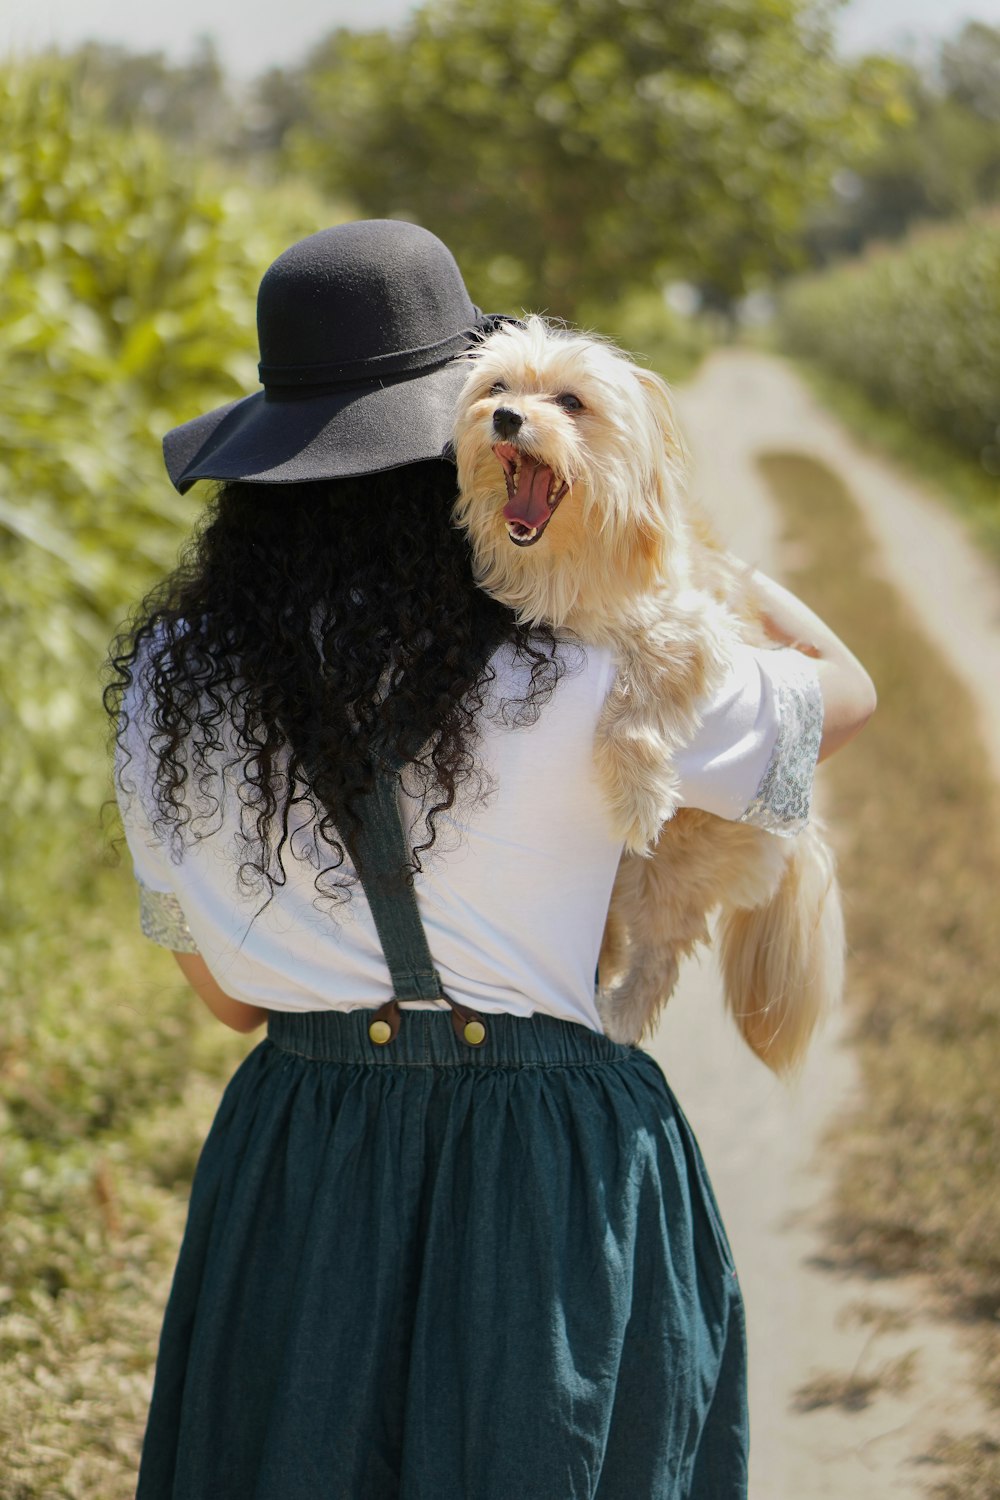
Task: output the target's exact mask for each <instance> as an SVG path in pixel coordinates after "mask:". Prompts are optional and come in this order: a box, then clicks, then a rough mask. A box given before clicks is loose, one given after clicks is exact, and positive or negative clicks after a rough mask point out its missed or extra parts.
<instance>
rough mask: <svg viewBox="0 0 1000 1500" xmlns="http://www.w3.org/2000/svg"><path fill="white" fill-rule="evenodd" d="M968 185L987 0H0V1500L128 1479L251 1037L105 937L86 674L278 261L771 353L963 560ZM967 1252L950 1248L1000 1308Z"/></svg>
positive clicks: (96, 694) (975, 389)
mask: <svg viewBox="0 0 1000 1500" xmlns="http://www.w3.org/2000/svg"><path fill="white" fill-rule="evenodd" d="M998 201H1000V0H967V3H958V0H955V3H952V0H891V3H890V0H852V3H848V4H844V5H838V4H835V3H825V0H680V3H675V4H669V5H668V4H664V3H663V0H576V3H574V4H572V5H566V4H563V3H558V0H427V3H425V4H418V5H414V4H406V3H403V0H369V3H367V4H365V5H364V6H362V5H360V4H357V5H348V4H340V5H337V4H326V5H323V4H319V3H305V0H298V3H295V0H282V3H281V4H275V5H274V6H265V5H264V4H262V3H259V0H255V3H248V4H244V5H242V6H240V7H234V6H232V5H230V4H228V3H223V0H173V3H172V4H171V5H170V6H168V7H164V8H162V10H161V9H160V8H156V7H149V6H137V5H135V4H134V3H128V0H99V3H93V4H89V5H87V6H82V5H80V4H78V3H74V0H63V3H56V0H44V3H43V0H30V3H28V0H21V3H16V0H15V3H12V0H6V5H5V7H4V9H3V12H2V16H0V584H2V596H0V597H2V604H0V715H2V720H0V723H2V736H3V755H2V758H0V789H2V800H3V806H4V811H5V822H4V830H3V832H4V838H3V855H2V861H3V866H2V878H3V900H2V902H0V965H2V969H3V977H4V1000H3V1009H2V1015H0V1028H2V1029H0V1128H2V1130H3V1138H2V1157H0V1193H2V1195H3V1196H2V1206H3V1215H4V1218H3V1228H2V1233H3V1254H2V1258H0V1282H2V1285H0V1349H2V1353H3V1358H4V1360H5V1361H7V1362H9V1363H8V1364H7V1365H6V1368H7V1370H8V1373H10V1374H13V1375H14V1376H16V1379H8V1378H4V1379H2V1380H0V1453H4V1454H5V1455H6V1462H0V1471H2V1472H0V1496H2V1497H4V1500H14V1497H17V1500H35V1497H42V1496H46V1497H47V1496H56V1495H58V1496H77V1495H80V1496H83V1495H86V1496H88V1497H98V1500H105V1497H108V1500H117V1497H118V1496H125V1495H127V1494H130V1493H131V1490H130V1488H129V1484H130V1476H131V1474H132V1473H133V1469H134V1463H135V1457H136V1452H137V1444H138V1440H139V1435H140V1433H141V1421H142V1417H143V1414H144V1405H145V1400H146V1397H147V1394H148V1389H149V1376H150V1367H151V1360H152V1354H153V1349H154V1340H155V1336H156V1332H157V1330H158V1326H159V1318H160V1312H161V1308H162V1300H163V1296H164V1294H165V1290H166V1285H167V1279H168V1278H169V1274H170V1272H171V1269H172V1264H173V1255H174V1252H175V1249H176V1243H177V1238H178V1236H179V1232H180V1226H181V1224H182V1222H183V1211H184V1202H185V1193H186V1187H187V1183H188V1182H189V1179H190V1173H191V1171H192V1168H193V1164H194V1161H195V1159H196V1155H197V1150H198V1147H199V1144H200V1140H201V1138H202V1136H203V1133H204V1129H205V1126H206V1123H207V1120H208V1118H209V1117H210V1114H211V1110H212V1108H213V1107H214V1103H215V1101H216V1100H217V1097H218V1092H219V1087H220V1080H221V1079H224V1077H225V1076H226V1075H227V1072H228V1071H230V1070H231V1068H232V1066H233V1064H234V1062H235V1060H236V1059H237V1058H238V1056H240V1055H241V1050H242V1049H244V1048H245V1045H246V1044H245V1042H244V1041H242V1040H241V1039H239V1038H232V1037H229V1036H226V1035H224V1036H219V1035H217V1034H216V1033H217V1030H221V1028H213V1027H212V1026H211V1025H205V1024H203V1023H202V1022H201V1021H200V1020H198V1019H196V1018H195V1017H193V1015H192V1009H191V997H190V994H189V993H188V992H186V991H185V990H184V988H183V986H182V985H181V984H180V983H179V981H178V980H177V979H175V978H174V976H173V975H172V973H170V972H169V971H168V968H167V960H166V956H165V955H163V954H162V953H161V952H160V951H158V950H155V949H153V948H152V947H151V946H150V945H146V944H144V942H143V940H142V939H141V938H140V937H139V935H138V932H137V918H136V911H135V900H134V895H133V892H132V889H131V877H130V870H129V867H128V861H127V859H125V861H124V862H122V861H120V860H118V859H117V858H116V856H115V853H114V847H113V846H114V840H115V838H116V835H118V834H119V832H120V830H119V828H118V825H117V819H116V813H115V810H114V807H113V805H109V804H108V803H107V800H106V799H108V798H109V797H110V792H111V787H110V780H109V771H108V754H107V743H106V736H107V725H106V723H105V720H104V718H103V715H102V710H101V703H100V688H101V682H102V677H101V668H102V662H103V659H104V655H105V652H106V649H107V644H108V641H109V639H110V637H111V635H112V633H113V631H114V629H115V628H116V627H117V626H118V625H119V624H120V623H121V621H122V620H123V618H124V617H125V615H126V613H127V611H128V609H129V607H130V605H131V604H132V603H133V602H134V601H135V600H136V599H138V598H139V597H140V596H141V595H142V593H143V592H144V591H145V589H147V588H148V587H149V586H150V585H151V584H152V583H153V582H154V581H155V580H156V579H158V578H159V577H160V576H162V574H163V573H164V572H165V571H166V570H167V569H168V568H169V567H170V566H171V565H172V564H173V562H174V561H175V559H176V556H177V550H178V547H179V545H180V543H181V542H182V540H183V538H184V537H185V536H186V535H187V534H188V532H189V531H190V528H191V526H192V524H193V523H194V522H195V520H196V518H197V516H198V514H199V512H200V510H201V507H202V504H203V499H202V496H201V494H200V493H199V492H198V491H196V492H195V493H194V494H193V495H189V496H187V497H185V498H183V499H182V498H180V497H178V496H177V495H176V494H175V493H174V492H173V491H172V489H171V488H170V486H169V484H168V482H167V480H166V476H165V474H164V472H163V470H162V462H161V457H160V438H161V436H162V434H163V432H164V431H165V430H166V429H167V428H169V427H170V426H172V425H175V424H176V423H178V422H182V421H184V420H186V419H187V418H188V417H191V416H194V415H197V414H198V413H199V412H201V411H204V410H207V409H208V408H209V407H211V406H213V405H216V404H218V403H220V402H223V401H226V400H229V399H232V398H233V397H236V396H238V395H241V394H246V393H249V392H250V391H252V390H254V389H256V386H257V377H256V360H257V352H256V337H255V325H254V303H255V297H256V289H257V285H258V282H259V280H260V277H261V275H262V273H263V271H264V270H265V269H266V267H267V265H268V264H269V263H270V261H271V260H272V259H273V258H274V257H275V256H276V255H277V254H278V253H279V252H280V251H281V250H282V249H284V248H285V247H286V246H287V245H288V244H290V243H291V242H292V241H294V240H295V239H297V238H299V237H301V236H303V235H305V234H308V233H311V232H312V231H314V230H315V229H318V228H321V227H323V226H325V225H328V224H331V223H335V222H338V221H340V220H343V219H348V218H356V217H398V218H407V219H413V220H416V221H418V222H420V223H422V224H424V225H426V226H427V227H428V228H429V229H432V230H433V231H434V232H435V233H436V234H438V235H439V236H440V237H441V238H442V239H444V240H445V242H446V243H447V244H448V245H449V246H450V247H451V248H452V250H453V251H454V253H455V255H456V258H457V260H458V262H459V264H460V266H461V267H462V270H463V273H464V275H465V279H466V282H467V284H468V286H469V289H470V291H471V293H472V296H473V298H474V300H475V301H477V302H478V303H479V304H480V306H482V307H484V308H485V309H487V310H490V311H517V310H521V309H530V310H534V311H543V312H547V313H549V314H551V315H553V316H557V317H561V318H566V319H570V320H573V321H574V322H577V323H581V324H583V325H584V326H587V327H592V328H595V329H598V330H600V331H601V332H603V333H606V334H610V335H611V336H613V337H615V338H617V339H618V340H619V341H620V342H621V343H623V344H624V345H625V346H626V347H628V348H629V349H631V350H632V351H634V352H635V353H636V354H637V355H638V356H639V357H641V358H643V359H644V360H646V361H648V362H650V363H652V364H654V365H655V366H656V367H657V368H659V369H660V370H661V371H662V372H663V373H664V374H665V375H666V376H667V377H668V379H670V380H672V381H675V382H678V383H683V382H685V381H689V380H692V379H693V378H695V376H696V374H697V371H698V370H699V368H700V367H701V365H702V362H703V361H704V360H705V359H706V357H709V358H711V357H712V356H713V354H714V353H716V352H718V351H719V350H720V349H722V348H725V347H726V346H728V345H733V344H736V345H738V346H740V347H746V348H752V349H756V350H762V351H766V352H768V353H769V354H770V355H772V356H774V355H780V356H781V357H782V358H783V359H786V360H791V361H794V363H795V368H796V369H797V370H798V372H799V374H800V376H802V377H803V378H806V379H808V380H809V381H810V382H811V385H812V389H814V390H815V391H817V392H819V393H820V394H821V396H822V399H823V401H824V402H825V403H826V404H827V405H828V406H829V407H830V408H831V409H834V410H836V411H837V412H838V413H839V414H840V416H841V417H842V418H843V419H844V420H845V421H847V422H848V423H849V424H851V425H852V426H853V428H854V429H855V430H856V431H857V432H858V433H860V434H862V435H863V436H864V437H865V440H866V441H869V442H875V443H877V444H879V445H881V447H882V449H883V450H885V451H887V452H891V453H895V454H897V455H898V456H899V457H900V458H901V459H902V460H903V461H905V462H909V463H910V464H916V465H917V466H918V467H919V469H920V471H921V473H922V474H923V475H924V476H925V477H927V476H931V477H933V478H934V480H935V482H936V483H937V485H938V487H939V488H940V489H941V490H942V491H943V492H945V493H946V494H947V496H948V498H949V500H950V501H951V502H953V503H954V504H956V505H958V506H959V507H960V508H961V510H962V512H963V514H964V515H965V517H966V518H967V519H969V520H970V521H971V523H972V526H973V535H974V537H975V539H976V543H977V545H980V546H981V547H982V548H983V551H984V555H985V556H987V557H992V556H994V555H1000V551H998V550H997V549H1000V503H998V497H997V476H998V475H1000V425H998V423H1000V411H998V398H997V392H998V390H1000V209H998ZM102 804H103V806H102ZM991 1036H992V1033H991ZM994 1055H995V1054H994ZM976 1128H977V1129H981V1126H977V1127H976ZM991 1139H992V1137H991ZM908 1211H911V1212H912V1211H913V1210H912V1208H911V1210H908ZM955 1211H956V1213H957V1214H958V1215H959V1217H960V1218H962V1217H963V1216H964V1218H965V1219H967V1217H968V1214H967V1208H962V1207H961V1206H959V1207H958V1208H956V1210H955ZM990 1222H991V1224H992V1221H990ZM992 1232H993V1231H992V1229H991V1231H990V1233H991V1234H992ZM945 1237H947V1232H946V1236H945ZM989 1243H990V1237H989V1235H987V1233H986V1230H985V1228H984V1230H983V1235H982V1237H981V1239H980V1240H977V1241H976V1245H975V1247H973V1248H972V1249H970V1250H969V1252H968V1257H967V1258H968V1259H969V1260H970V1263H971V1261H977V1257H978V1261H977V1264H978V1263H980V1262H983V1260H984V1257H985V1259H986V1260H987V1261H989V1270H988V1275H987V1276H986V1279H987V1282H988V1285H989V1287H990V1288H991V1291H990V1293H989V1295H990V1296H992V1297H994V1299H995V1300H996V1305H998V1306H1000V1292H998V1290H997V1288H998V1287H1000V1270H998V1268H997V1252H996V1242H995V1240H994V1241H993V1242H992V1243H993V1249H992V1251H990V1250H988V1248H984V1247H986V1246H988V1244H989ZM921 1253H923V1252H921ZM991 1255H992V1260H991V1259H990V1256H991ZM918 1260H919V1257H918ZM920 1263H921V1264H923V1262H920ZM984 1275H986V1273H985V1272H984ZM990 1305H991V1306H992V1305H993V1304H990ZM994 1472H995V1471H994ZM955 1493H956V1494H957V1493H958V1491H956V1492H955ZM961 1493H962V1494H963V1495H964V1496H966V1497H967V1500H968V1497H971V1496H972V1495H973V1493H974V1492H973V1489H972V1488H971V1487H967V1488H965V1489H963V1490H962V1491H961ZM980 1493H981V1494H982V1495H983V1496H985V1495H986V1494H987V1490H986V1489H983V1490H982V1491H979V1490H976V1491H975V1494H976V1495H979V1494H980ZM990 1493H993V1494H994V1495H995V1494H997V1493H1000V1490H993V1491H991V1492H990Z"/></svg>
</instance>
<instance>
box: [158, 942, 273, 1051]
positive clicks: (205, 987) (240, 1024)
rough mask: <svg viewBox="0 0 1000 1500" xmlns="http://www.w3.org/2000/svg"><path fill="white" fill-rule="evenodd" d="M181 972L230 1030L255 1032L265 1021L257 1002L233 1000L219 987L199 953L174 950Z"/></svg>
mask: <svg viewBox="0 0 1000 1500" xmlns="http://www.w3.org/2000/svg"><path fill="white" fill-rule="evenodd" d="M174 957H175V958H176V960H177V963H178V965H179V967H180V970H181V973H182V974H183V975H184V978H185V979H186V980H187V982H188V984H189V985H190V986H191V988H192V989H193V990H194V991H195V992H196V993H197V994H198V995H200V996H201V998H202V999H203V1000H204V1002H205V1004H206V1005H207V1006H208V1008H209V1010H210V1011H211V1012H212V1014H213V1016H217V1017H218V1019H219V1020H220V1021H221V1022H222V1023H223V1025H225V1026H230V1027H232V1029H233V1031H243V1032H247V1031H256V1030H257V1027H258V1026H260V1025H262V1024H263V1023H264V1022H265V1021H266V1020H267V1011H266V1010H262V1009H261V1007H260V1006H259V1005H247V1004H245V1003H244V1001H242V1000H234V999H233V997H232V995H227V994H226V992H225V990H221V989H220V988H219V986H218V985H217V984H216V982H215V980H214V979H213V978H212V974H211V971H210V969H209V967H208V964H207V963H206V962H205V960H204V959H203V958H202V956H201V954H200V953H176V952H175V953H174Z"/></svg>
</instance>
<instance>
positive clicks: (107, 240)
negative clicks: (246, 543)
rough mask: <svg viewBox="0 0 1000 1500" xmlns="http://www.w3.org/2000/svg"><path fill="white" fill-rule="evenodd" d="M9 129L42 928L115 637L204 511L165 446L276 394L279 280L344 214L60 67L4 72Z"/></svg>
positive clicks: (22, 584) (7, 217) (5, 284)
mask: <svg viewBox="0 0 1000 1500" xmlns="http://www.w3.org/2000/svg"><path fill="white" fill-rule="evenodd" d="M0 115H2V118H3V121H4V125H3V137H4V144H3V151H2V153H0V577H2V580H3V590H4V601H5V606H6V607H5V609H4V612H3V616H2V619H0V702H2V704H3V711H4V714H5V718H6V721H7V735H6V742H5V747H4V757H3V761H2V765H0V799H2V800H3V803H4V805H5V807H7V808H8V809H10V812H9V821H8V822H7V824H6V826H5V841H6V845H7V851H8V855H9V856H13V863H15V864H16V867H17V871H18V878H17V881H16V883H12V890H11V892H10V898H11V899H12V900H13V901H14V906H13V907H11V905H10V904H8V905H7V906H6V917H7V918H10V919H12V922H13V924H14V925H20V924H21V923H22V922H23V920H24V911H25V909H24V904H23V903H24V901H25V900H26V899H27V898H28V894H29V891H30V889H31V886H32V883H33V876H32V874H31V872H32V871H38V870H41V869H43V868H46V867H48V866H49V858H50V854H51V853H52V847H53V846H51V845H50V844H48V843H47V833H46V830H48V829H53V828H56V827H60V828H61V829H62V830H63V834H62V837H61V838H60V840H59V842H60V843H64V842H65V830H66V828H67V826H68V825H69V826H72V825H73V824H74V823H76V824H77V825H80V826H82V823H83V822H85V821H87V820H90V821H93V817H94V811H95V809H96V807H97V805H98V804H99V802H100V799H101V796H102V795H103V793H104V791H105V787H106V762H105V756H104V752H103V738H104V725H103V722H102V719H101V714H100V708H99V696H98V695H99V683H98V667H99V664H100V661H101V659H102V657H103V655H104V651H105V649H106V646H107V641H108V638H109V635H110V633H111V630H112V629H113V627H114V626H115V624H116V623H117V622H118V621H119V620H120V618H121V617H122V616H123V614H124V612H125V610H126V609H127V607H128V605H129V604H130V603H131V601H133V600H134V599H136V598H137V597H138V596H139V595H140V594H141V593H142V592H143V591H144V590H145V589H146V588H147V587H148V586H149V585H150V584H151V583H152V582H153V581H154V579H155V578H157V577H159V576H160V575H161V574H162V573H163V572H164V571H165V570H166V569H167V568H168V567H169V566H170V565H171V563H172V561H173V559H174V556H175V553H176V550H177V546H178V543H179V541H180V539H181V537H182V536H183V534H184V532H185V531H186V530H188V529H189V527H190V525H191V523H192V521H193V520H194V518H195V516H196V515H197V512H198V506H199V502H198V500H197V499H188V500H181V499H180V498H179V497H178V496H177V495H176V494H174V492H173V491H172V490H171V488H170V486H169V483H168V482H167V479H166V476H165V474H164V472H163V467H162V460H161V457H160V447H159V440H160V436H161V434H162V433H163V431H164V430H165V429H166V428H168V427H169V426H171V425H173V424H174V423H176V422H179V421H183V420H184V419H185V418H187V417H190V416H194V415H196V414H197V413H198V412H199V411H201V410H204V409H205V408H206V407H209V406H211V405H213V404H217V403H220V402H222V401H225V400H228V399H231V398H232V397H234V396H238V395H241V394H243V393H245V392H246V391H248V390H252V389H253V388H254V387H255V385H256V369H255V363H256V358H255V339H254V298H255V294H256V287H257V283H258V281H259V278H260V275H261V272H262V271H263V269H264V268H265V267H266V265H267V264H268V262H269V261H270V260H271V259H273V257H274V255H275V254H277V253H278V252H279V251H280V250H281V249H282V248H284V246H285V245H287V244H288V243H290V242H291V241H292V240H294V239H295V238H297V237H298V236H299V235H301V234H304V233H307V232H309V231H310V230H312V229H315V228H317V227H320V225H321V224H322V222H323V220H324V213H323V210H322V209H321V208H319V206H318V200H313V199H311V198H310V197H308V196H307V197H305V198H302V199H300V200H299V201H295V200H290V199H288V198H285V197H283V198H281V199H280V200H279V201H278V203H277V205H276V204H275V203H274V202H272V201H267V200H265V201H255V200H254V198H253V196H252V195H250V194H249V193H247V192H242V191H238V190H236V189H233V188H229V187H224V186H222V185H221V184H219V183H217V182H215V181H213V180H212V178H211V175H210V174H209V173H207V172H206V171H205V170H203V169H202V170H196V169H192V165H191V163H190V162H189V161H181V160H179V159H176V158H174V157H172V156H171V155H170V153H169V152H168V151H167V150H166V149H165V148H164V147H163V146H162V145H161V144H160V143H159V142H158V141H157V140H155V139H154V138H153V137H151V136H146V135H143V134H141V133H140V134H128V135H126V134H117V133H115V132H114V131H112V130H110V129H109V128H108V127H107V126H106V125H104V124H103V123H102V122H101V120H100V119H99V118H97V117H95V116H92V115H91V114H89V113H88V101H87V98H86V96H85V95H82V94H81V92H80V89H79V86H78V85H74V83H73V82H72V78H71V74H70V71H69V69H68V67H67V66H66V65H63V64H60V63H58V62H56V61H53V60H52V59H48V60H46V61H45V62H44V63H39V64H35V65H29V66H24V65H22V66H18V67H16V68H15V67H13V66H8V67H7V68H6V69H4V70H2V71H0ZM50 873H51V872H50ZM47 899H48V898H47ZM2 921H4V918H0V922H2Z"/></svg>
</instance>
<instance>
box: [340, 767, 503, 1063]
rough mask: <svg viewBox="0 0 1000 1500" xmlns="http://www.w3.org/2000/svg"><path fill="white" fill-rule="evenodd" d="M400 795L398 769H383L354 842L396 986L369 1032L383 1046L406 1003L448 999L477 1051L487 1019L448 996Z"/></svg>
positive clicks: (457, 1024)
mask: <svg viewBox="0 0 1000 1500" xmlns="http://www.w3.org/2000/svg"><path fill="white" fill-rule="evenodd" d="M398 791H399V772H398V770H397V769H395V768H393V769H390V768H389V767H386V766H382V765H378V766H377V768H376V772H375V783H374V786H373V787H372V790H371V791H370V792H369V793H368V794H367V796H366V797H365V798H364V801H363V803H362V806H361V827H360V829H359V830H358V831H357V832H356V833H355V834H354V835H353V837H352V838H351V841H350V853H351V856H352V858H353V859H354V862H355V865H356V866H357V870H358V878H359V880H360V881H361V884H362V886H363V887H364V892H365V895H366V896H367V898H368V905H369V906H370V907H371V913H372V917H373V919H374V921H375V930H376V932H377V933H378V937H379V942H380V943H381V944H382V952H383V954H384V955H385V961H386V964H387V965H388V967H389V974H390V976H391V978H392V988H393V996H392V999H391V1000H387V1001H386V1003H385V1005H381V1006H379V1008H378V1010H377V1011H376V1012H375V1014H374V1015H373V1017H372V1020H371V1022H370V1024H369V1027H368V1034H369V1036H370V1037H371V1039H372V1041H373V1042H375V1043H376V1044H378V1045H384V1044H385V1043H386V1042H390V1041H392V1039H393V1037H394V1036H395V1035H396V1033H397V1032H398V1030H399V1026H400V1021H401V1018H402V1016H401V1012H400V1009H399V1002H400V1001H401V1000H446V1001H447V1002H448V1004H449V1005H450V1006H451V1021H452V1025H453V1026H454V1028H455V1032H456V1034H457V1035H458V1037H459V1039H460V1040H461V1041H463V1042H465V1043H467V1045H469V1046H470V1047H478V1046H480V1045H481V1043H483V1042H484V1041H485V1040H486V1026H485V1024H484V1022H483V1018H482V1016H480V1015H479V1014H478V1013H477V1012H476V1011H474V1010H470V1009H469V1008H468V1006H465V1005H460V1004H459V1002H458V1001H457V1000H454V999H452V997H451V996H450V995H449V994H447V993H446V991H445V989H444V986H443V985H442V983H441V976H440V974H439V973H438V971H437V969H436V968H435V967H434V960H433V959H432V958H431V951H430V948H429V947H428V945H427V934H426V933H425V931H424V924H423V922H422V921H421V920H420V913H419V911H418V910H417V898H416V894H415V892H414V889H413V886H412V884H411V883H410V882H409V881H408V880H407V879H406V878H405V876H404V875H403V873H402V872H403V871H404V869H405V867H406V865H407V862H408V859H409V853H408V850H407V846H406V839H405V836H404V834H403V824H402V820H401V819H400V816H399V805H398V800H397V798H398Z"/></svg>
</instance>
